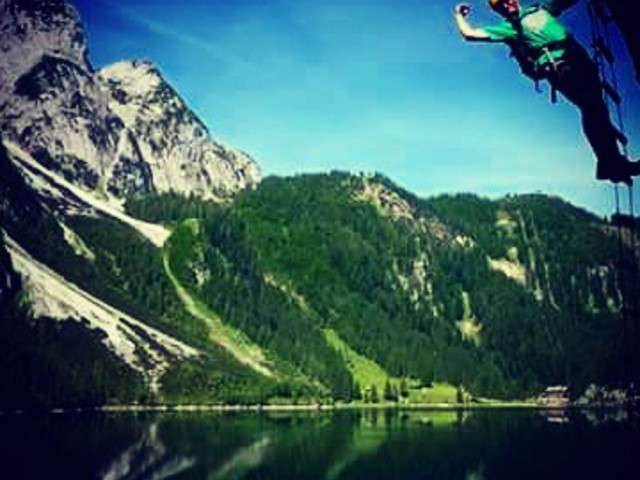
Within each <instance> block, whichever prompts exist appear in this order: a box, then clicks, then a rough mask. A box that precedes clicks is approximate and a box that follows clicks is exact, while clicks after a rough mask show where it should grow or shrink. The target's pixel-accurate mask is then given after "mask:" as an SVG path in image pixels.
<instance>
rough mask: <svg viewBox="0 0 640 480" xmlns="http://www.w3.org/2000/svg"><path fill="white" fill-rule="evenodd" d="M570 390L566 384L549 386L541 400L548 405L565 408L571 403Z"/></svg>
mask: <svg viewBox="0 0 640 480" xmlns="http://www.w3.org/2000/svg"><path fill="white" fill-rule="evenodd" d="M568 390H569V389H568V388H567V387H566V386H564V385H555V386H553V387H547V388H546V390H545V391H544V393H543V394H542V395H540V398H539V402H540V403H541V404H542V405H544V406H546V407H552V408H564V407H566V406H567V405H568V404H569V391H568Z"/></svg>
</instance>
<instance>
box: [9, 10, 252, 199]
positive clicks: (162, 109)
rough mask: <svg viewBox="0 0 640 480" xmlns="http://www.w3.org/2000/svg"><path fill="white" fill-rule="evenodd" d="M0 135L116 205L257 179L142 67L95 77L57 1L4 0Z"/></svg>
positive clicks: (74, 23)
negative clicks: (124, 200)
mask: <svg viewBox="0 0 640 480" xmlns="http://www.w3.org/2000/svg"><path fill="white" fill-rule="evenodd" d="M0 51H1V52H2V60H3V61H2V62H1V63H0V119H1V121H0V122H1V123H0V129H1V131H2V133H3V137H4V138H6V139H10V140H12V141H14V142H16V143H17V144H18V145H20V146H21V147H22V148H24V149H25V150H26V151H28V152H29V153H30V154H31V155H33V156H34V158H36V159H37V160H38V162H39V163H40V164H42V165H44V166H45V167H47V168H48V169H50V170H52V171H55V172H59V173H61V174H63V175H64V177H65V178H66V179H67V180H69V181H71V182H72V183H74V184H76V185H81V186H83V187H84V188H86V189H89V190H100V191H103V192H105V193H109V194H112V195H114V196H116V197H120V198H122V197H125V196H127V195H132V194H145V193H151V192H167V191H175V192H180V193H183V194H194V195H198V196H202V197H207V198H216V199H226V198H228V197H229V196H230V195H233V194H234V193H235V192H237V191H238V190H240V189H242V188H245V187H247V186H251V185H254V184H255V183H257V182H258V181H259V180H260V171H259V168H258V166H257V164H256V163H255V161H254V160H253V159H251V158H250V157H249V156H248V155H247V154H245V153H243V152H240V151H238V150H234V149H231V148H228V147H225V146H224V145H222V144H220V143H219V142H218V141H216V140H215V139H214V138H213V137H212V136H211V134H210V133H209V131H208V129H207V127H206V126H205V125H204V123H203V122H202V121H201V120H200V119H199V118H198V117H197V116H196V115H195V114H194V113H193V112H192V111H191V110H190V109H189V108H188V107H187V105H186V103H185V102H184V100H183V99H182V98H180V96H179V95H178V94H177V92H176V91H175V90H174V89H173V88H172V87H171V86H170V85H169V84H168V83H167V82H166V80H165V79H164V78H163V77H162V75H161V74H160V72H159V70H158V68H156V67H154V66H153V65H151V64H149V63H146V62H136V61H133V62H121V63H118V64H115V65H111V66H108V67H105V68H103V69H101V70H100V71H95V69H94V67H93V66H92V64H91V62H90V61H89V56H88V49H87V45H86V40H85V35H84V31H83V27H82V24H81V21H80V19H79V17H78V14H77V12H76V11H75V9H74V8H73V7H71V6H70V5H68V4H66V3H65V2H64V1H63V0H1V1H0Z"/></svg>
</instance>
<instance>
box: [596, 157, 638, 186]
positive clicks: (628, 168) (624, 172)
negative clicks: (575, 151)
mask: <svg viewBox="0 0 640 480" xmlns="http://www.w3.org/2000/svg"><path fill="white" fill-rule="evenodd" d="M638 175H640V162H630V161H629V160H627V159H626V158H624V157H621V158H620V160H616V161H615V162H608V163H603V162H598V165H597V168H596V178H597V179H598V180H609V181H611V182H613V183H625V184H627V185H628V186H630V187H631V186H633V179H632V178H631V177H636V176H638Z"/></svg>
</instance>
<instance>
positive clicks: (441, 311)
mask: <svg viewBox="0 0 640 480" xmlns="http://www.w3.org/2000/svg"><path fill="white" fill-rule="evenodd" d="M128 209H129V211H130V212H131V213H132V214H134V215H137V216H139V217H142V218H146V219H148V220H153V221H161V222H166V223H168V224H171V225H173V226H174V228H175V230H174V234H173V236H172V237H171V239H170V242H169V246H168V247H167V248H168V251H169V252H170V257H171V262H172V265H173V268H174V270H175V271H176V272H177V273H178V276H179V277H180V280H181V282H182V283H183V284H184V285H185V286H186V288H188V289H189V291H190V292H191V293H192V294H193V295H194V296H196V297H197V298H198V299H200V301H202V302H203V303H205V304H206V305H207V306H208V307H210V308H211V309H212V310H213V311H215V312H217V313H218V314H219V315H220V316H221V318H223V319H224V320H225V321H226V322H229V323H230V324H232V325H234V326H235V327H237V328H239V329H241V330H243V331H245V332H246V333H247V335H248V336H249V337H250V338H251V339H252V340H253V341H255V342H256V343H258V344H259V345H261V346H263V347H264V348H265V349H267V350H270V351H274V352H277V354H278V355H279V356H281V357H282V358H285V359H287V361H288V362H291V363H292V364H294V365H297V366H299V367H300V368H301V370H302V371H303V372H305V373H306V374H307V375H310V376H312V377H313V378H317V379H319V380H320V382H322V383H323V384H324V385H326V386H329V387H330V388H331V390H332V392H333V393H334V396H336V397H337V398H345V399H346V398H349V397H351V396H353V395H357V394H356V393H354V391H353V389H354V383H355V380H357V379H354V378H351V379H350V378H349V376H348V373H349V372H348V371H347V369H345V368H344V366H342V365H341V362H340V358H339V357H337V356H336V353H337V352H336V351H335V349H331V348H329V347H328V342H327V341H326V335H325V334H324V332H326V331H327V330H330V331H331V332H335V333H336V334H337V335H338V336H339V338H340V339H341V341H343V342H345V343H346V344H347V345H349V347H350V348H351V349H353V350H354V351H355V352H357V353H358V354H360V355H363V356H364V357H366V358H368V359H370V360H372V361H374V362H375V363H377V364H378V365H380V366H381V367H382V368H383V369H384V370H385V371H386V372H388V374H389V375H390V376H391V377H393V378H409V379H412V380H413V381H418V382H419V384H421V385H431V384H432V383H433V382H448V383H450V384H453V385H462V386H463V387H464V388H465V389H467V390H468V391H470V392H471V393H472V394H474V395H481V396H492V397H502V398H508V397H523V396H526V395H530V394H533V393H535V392H537V391H539V390H540V389H542V388H543V387H544V386H545V385H549V384H555V383H563V384H569V385H571V386H572V387H573V388H574V390H575V391H576V392H577V391H579V390H581V389H583V388H584V387H585V386H586V385H587V384H589V383H592V382H595V383H601V384H618V383H620V382H623V381H624V378H623V374H622V372H623V371H624V369H623V368H622V362H623V361H624V358H623V357H624V353H623V350H624V349H623V348H622V346H623V343H624V341H623V338H622V332H623V329H622V328H621V324H620V322H619V321H618V319H619V312H620V309H621V308H622V304H623V299H622V295H623V292H622V290H623V289H622V286H621V285H622V284H623V283H624V282H623V279H622V278H621V274H620V272H619V271H618V269H617V266H616V253H617V252H618V245H617V242H616V239H615V236H614V235H613V234H612V232H611V231H610V226H608V225H607V224H606V223H605V222H604V221H603V220H602V219H599V218H597V217H595V216H593V215H591V214H589V213H588V212H585V211H583V210H580V209H577V208H575V207H573V206H571V205H569V204H567V203H565V202H563V201H562V200H560V199H556V198H549V197H545V196H541V195H536V196H521V197H510V198H505V199H502V200H499V201H489V200H485V199H481V198H478V197H475V196H473V195H459V196H443V197H439V198H434V199H429V200H421V199H418V198H416V197H415V196H413V195H411V194H409V193H408V192H405V191H403V190H402V189H399V188H398V187H396V186H395V185H393V184H391V183H390V182H389V181H388V180H386V179H385V178H383V177H374V178H366V177H354V176H350V175H347V174H342V173H333V174H331V175H308V176H300V177H295V178H284V179H283V178H269V179H266V180H265V181H264V182H263V183H262V184H261V185H260V187H258V188H257V189H255V190H252V191H246V192H243V193H242V194H241V195H240V196H239V197H238V198H237V199H236V201H235V202H233V204H230V205H226V206H215V205H213V204H206V203H201V202H199V201H196V200H194V199H186V198H181V197H179V196H174V195H167V196H160V197H145V198H141V199H137V200H131V201H130V202H129V203H128ZM187 219H188V220H187ZM623 248H624V247H623ZM347 366H348V365H347ZM360 387H362V386H360Z"/></svg>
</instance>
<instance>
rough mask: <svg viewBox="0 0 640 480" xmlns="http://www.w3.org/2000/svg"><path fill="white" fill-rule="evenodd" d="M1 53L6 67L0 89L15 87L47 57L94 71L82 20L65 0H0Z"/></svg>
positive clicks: (1, 70)
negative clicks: (18, 77) (20, 79)
mask: <svg viewBox="0 0 640 480" xmlns="http://www.w3.org/2000/svg"><path fill="white" fill-rule="evenodd" d="M0 52H1V54H2V60H3V63H4V64H5V67H4V68H2V69H0V79H2V81H1V82H0V88H3V87H7V86H10V85H12V83H13V81H15V77H17V76H20V75H21V74H23V73H24V72H25V71H27V70H29V69H30V68H31V67H32V66H33V65H35V64H37V63H38V62H39V61H40V59H41V58H42V56H43V55H49V56H53V57H58V58H64V59H66V60H67V61H70V62H72V63H75V64H77V65H78V66H79V67H80V68H83V69H86V70H91V65H90V64H89V61H88V53H87V45H86V42H85V36H84V30H83V27H82V23H81V22H80V17H79V15H78V13H77V11H76V10H75V8H73V7H72V6H71V5H69V4H67V3H65V2H64V1H63V0H0ZM12 77H14V78H12Z"/></svg>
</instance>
